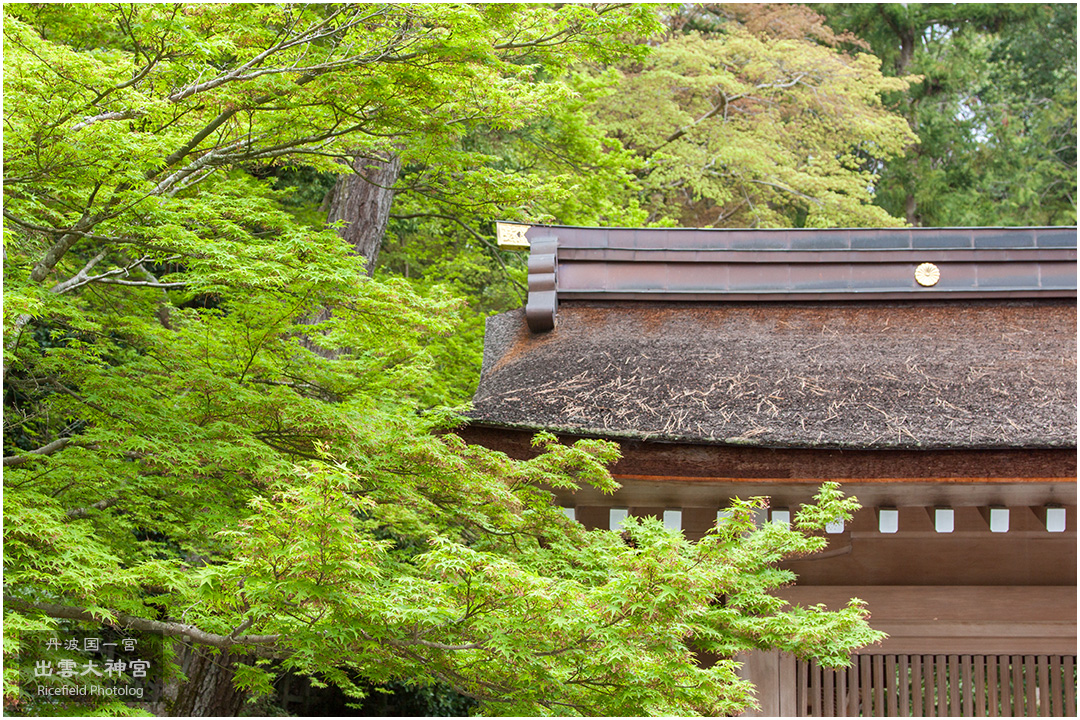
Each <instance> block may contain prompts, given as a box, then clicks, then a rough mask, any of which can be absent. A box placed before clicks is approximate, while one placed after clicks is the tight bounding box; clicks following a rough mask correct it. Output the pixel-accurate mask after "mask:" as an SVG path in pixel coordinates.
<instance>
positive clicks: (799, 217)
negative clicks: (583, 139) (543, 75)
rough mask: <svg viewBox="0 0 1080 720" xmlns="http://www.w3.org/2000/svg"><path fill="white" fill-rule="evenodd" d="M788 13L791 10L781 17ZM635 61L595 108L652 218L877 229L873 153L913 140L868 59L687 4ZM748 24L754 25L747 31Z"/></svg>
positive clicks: (879, 215)
mask: <svg viewBox="0 0 1080 720" xmlns="http://www.w3.org/2000/svg"><path fill="white" fill-rule="evenodd" d="M785 12H787V13H788V14H795V15H796V19H801V17H800V15H799V14H798V12H797V11H795V10H794V9H792V10H788V11H785ZM679 20H681V21H682V22H681V23H679V24H680V25H681V27H680V28H679V29H676V30H673V31H672V32H671V33H669V36H668V37H667V38H666V39H665V40H664V41H663V42H661V43H660V44H659V45H658V46H657V48H656V50H655V52H653V53H651V54H650V55H649V57H648V58H647V59H646V60H645V61H644V62H633V63H628V64H624V65H623V67H622V71H621V73H620V75H621V77H620V84H619V86H618V91H617V92H616V93H614V94H612V95H610V96H609V97H608V98H606V99H605V100H604V101H602V102H600V103H598V105H597V115H598V118H599V120H600V121H601V122H602V123H603V125H604V127H605V128H606V129H607V130H608V132H609V134H610V135H612V136H613V137H616V138H618V139H619V140H621V141H622V143H623V144H625V146H626V147H628V148H630V149H631V150H633V152H634V154H635V155H636V156H637V157H638V158H640V159H641V161H642V163H641V165H640V166H639V169H638V175H639V177H640V184H641V193H642V195H643V199H642V204H643V205H644V206H645V207H646V208H647V209H648V210H649V212H650V220H652V221H667V222H674V223H675V224H679V225H684V226H690V227H698V226H709V227H787V226H806V227H837V226H840V227H860V226H866V227H875V226H892V225H895V224H896V223H897V219H896V218H894V217H891V216H889V215H888V214H887V213H885V212H884V211H883V210H882V209H881V208H879V207H875V206H873V205H872V204H871V200H872V195H871V191H872V189H873V185H874V180H875V177H874V173H873V168H872V161H875V160H876V161H881V160H884V159H886V158H890V157H894V156H897V155H900V154H901V153H902V152H903V149H904V147H905V146H906V145H908V144H910V143H913V142H914V141H915V136H914V135H912V134H911V132H910V131H909V130H908V128H907V125H906V123H905V122H904V120H903V118H901V117H899V116H897V115H894V114H892V113H890V112H889V111H888V110H886V109H885V108H884V107H883V106H882V103H881V95H882V93H885V92H888V91H901V90H905V89H907V87H908V83H907V82H905V81H904V80H900V79H895V78H893V79H890V78H885V77H883V76H882V75H881V73H880V72H879V69H878V66H879V61H878V60H877V58H875V57H874V56H872V55H870V54H867V53H862V52H858V53H854V54H848V53H845V52H841V51H839V50H837V49H835V48H832V47H830V46H829V45H827V44H825V43H823V42H820V41H819V40H817V39H816V38H810V37H802V36H798V35H796V34H794V33H786V34H785V35H784V36H782V37H779V38H778V37H774V36H773V35H772V34H770V33H769V32H768V31H767V30H763V29H759V28H757V27H755V25H754V24H753V23H744V22H738V21H737V19H736V18H735V17H728V16H726V15H724V14H722V13H715V12H708V11H698V12H692V14H691V15H690V17H689V18H679ZM754 30H757V32H754Z"/></svg>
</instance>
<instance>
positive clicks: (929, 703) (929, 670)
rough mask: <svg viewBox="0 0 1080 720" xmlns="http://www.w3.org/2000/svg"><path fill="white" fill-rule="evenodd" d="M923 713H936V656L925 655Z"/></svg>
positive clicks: (929, 714) (928, 714) (931, 715)
mask: <svg viewBox="0 0 1080 720" xmlns="http://www.w3.org/2000/svg"><path fill="white" fill-rule="evenodd" d="M922 661H923V683H922V694H923V715H925V716H926V717H933V715H934V656H933V655H923V659H922Z"/></svg>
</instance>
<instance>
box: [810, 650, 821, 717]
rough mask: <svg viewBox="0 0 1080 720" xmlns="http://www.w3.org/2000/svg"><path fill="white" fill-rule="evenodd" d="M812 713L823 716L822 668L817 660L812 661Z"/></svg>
mask: <svg viewBox="0 0 1080 720" xmlns="http://www.w3.org/2000/svg"><path fill="white" fill-rule="evenodd" d="M810 714H811V715H813V716H814V717H821V668H820V667H818V664H817V661H816V660H811V661H810Z"/></svg>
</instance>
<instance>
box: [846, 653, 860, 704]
mask: <svg viewBox="0 0 1080 720" xmlns="http://www.w3.org/2000/svg"><path fill="white" fill-rule="evenodd" d="M847 686H848V705H847V714H848V717H858V716H859V664H858V663H857V662H853V663H851V667H849V668H848V671H847Z"/></svg>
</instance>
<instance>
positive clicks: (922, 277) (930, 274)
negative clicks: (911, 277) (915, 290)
mask: <svg viewBox="0 0 1080 720" xmlns="http://www.w3.org/2000/svg"><path fill="white" fill-rule="evenodd" d="M940 279H941V271H940V270H938V267H937V265H935V264H934V263H923V264H922V265H920V266H919V267H917V268H915V282H917V283H919V284H920V285H922V286H923V287H930V286H932V285H937V281H938V280H940Z"/></svg>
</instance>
